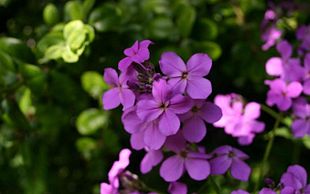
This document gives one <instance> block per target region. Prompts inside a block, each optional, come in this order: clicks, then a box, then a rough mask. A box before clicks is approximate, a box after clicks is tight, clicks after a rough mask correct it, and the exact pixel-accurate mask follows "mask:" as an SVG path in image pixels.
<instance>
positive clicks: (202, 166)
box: [185, 158, 210, 181]
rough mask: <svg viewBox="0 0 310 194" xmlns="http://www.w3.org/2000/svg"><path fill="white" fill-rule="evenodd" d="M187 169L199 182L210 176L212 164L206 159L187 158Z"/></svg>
mask: <svg viewBox="0 0 310 194" xmlns="http://www.w3.org/2000/svg"><path fill="white" fill-rule="evenodd" d="M185 168H186V170H187V172H188V174H189V176H190V177H191V178H192V179H194V180H197V181H201V180H204V179H206V178H207V177H208V176H209V175H210V164H209V162H208V161H207V160H206V159H205V160H203V159H197V158H186V159H185Z"/></svg>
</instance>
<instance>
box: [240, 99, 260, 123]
mask: <svg viewBox="0 0 310 194" xmlns="http://www.w3.org/2000/svg"><path fill="white" fill-rule="evenodd" d="M259 115H260V104H258V103H256V102H250V103H248V104H247V105H246V106H245V108H244V117H246V118H248V119H257V118H258V117H259Z"/></svg>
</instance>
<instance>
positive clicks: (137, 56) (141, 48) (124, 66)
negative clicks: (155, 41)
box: [118, 40, 152, 72]
mask: <svg viewBox="0 0 310 194" xmlns="http://www.w3.org/2000/svg"><path fill="white" fill-rule="evenodd" d="M150 44H152V41H150V40H143V41H141V42H139V41H136V42H135V43H134V44H133V45H132V47H130V48H127V49H125V50H124V54H125V55H126V56H127V57H125V58H124V59H122V60H121V61H120V62H119V63H118V68H119V70H121V71H122V72H126V71H127V70H128V69H129V68H130V65H131V64H132V63H133V62H135V63H138V64H141V63H143V62H144V61H146V60H148V59H149V58H150V52H149V49H148V47H149V45H150Z"/></svg>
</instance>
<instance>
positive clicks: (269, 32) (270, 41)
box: [261, 9, 282, 50]
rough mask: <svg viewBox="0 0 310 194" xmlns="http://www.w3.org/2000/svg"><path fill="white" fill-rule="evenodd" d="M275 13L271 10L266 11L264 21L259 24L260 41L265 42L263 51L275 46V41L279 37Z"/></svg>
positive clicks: (279, 31)
mask: <svg viewBox="0 0 310 194" xmlns="http://www.w3.org/2000/svg"><path fill="white" fill-rule="evenodd" d="M277 20H278V16H277V13H276V12H275V11H274V10H273V9H268V10H267V11H266V12H265V15H264V19H263V21H262V23H261V29H262V31H263V32H262V36H261V38H262V40H263V41H264V42H265V43H264V45H263V46H262V49H263V50H268V49H269V48H270V47H272V46H274V45H275V44H276V41H277V40H278V39H279V38H280V37H281V35H282V31H281V30H280V29H279V28H277V25H276V24H277Z"/></svg>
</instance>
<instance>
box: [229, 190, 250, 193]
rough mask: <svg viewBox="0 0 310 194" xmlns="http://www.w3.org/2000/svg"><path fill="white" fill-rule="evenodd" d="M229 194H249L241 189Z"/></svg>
mask: <svg viewBox="0 0 310 194" xmlns="http://www.w3.org/2000/svg"><path fill="white" fill-rule="evenodd" d="M231 194H249V192H247V191H245V190H242V189H238V190H236V191H233V192H231Z"/></svg>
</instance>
